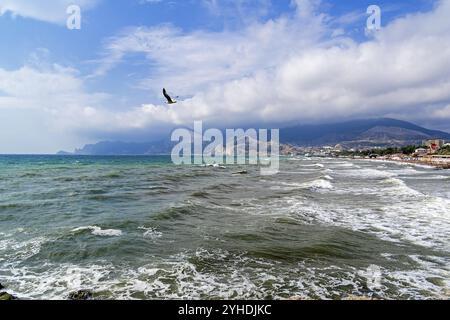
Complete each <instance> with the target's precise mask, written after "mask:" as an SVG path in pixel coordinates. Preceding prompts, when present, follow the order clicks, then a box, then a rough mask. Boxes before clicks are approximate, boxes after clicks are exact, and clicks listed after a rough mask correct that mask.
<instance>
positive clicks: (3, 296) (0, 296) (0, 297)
mask: <svg viewBox="0 0 450 320" xmlns="http://www.w3.org/2000/svg"><path fill="white" fill-rule="evenodd" d="M10 300H17V298H16V297H14V296H13V295H12V294H9V293H8V292H0V301H10Z"/></svg>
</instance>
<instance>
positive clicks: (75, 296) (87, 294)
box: [69, 290, 94, 300]
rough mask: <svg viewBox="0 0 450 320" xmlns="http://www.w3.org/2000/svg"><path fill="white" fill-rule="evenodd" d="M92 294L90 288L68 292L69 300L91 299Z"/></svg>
mask: <svg viewBox="0 0 450 320" xmlns="http://www.w3.org/2000/svg"><path fill="white" fill-rule="evenodd" d="M93 296H94V294H93V293H92V291H90V290H79V291H76V292H72V293H70V294H69V300H91V299H92V297H93Z"/></svg>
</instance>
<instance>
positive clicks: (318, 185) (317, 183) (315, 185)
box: [303, 177, 334, 190]
mask: <svg viewBox="0 0 450 320" xmlns="http://www.w3.org/2000/svg"><path fill="white" fill-rule="evenodd" d="M330 178H331V177H330ZM303 185H304V186H305V187H308V188H310V189H313V190H315V189H328V190H330V189H333V188H334V187H333V184H332V183H331V182H330V181H328V179H326V178H325V177H324V178H323V179H317V180H313V181H311V182H307V183H305V184H303Z"/></svg>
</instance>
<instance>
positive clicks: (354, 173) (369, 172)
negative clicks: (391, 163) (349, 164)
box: [339, 168, 397, 179]
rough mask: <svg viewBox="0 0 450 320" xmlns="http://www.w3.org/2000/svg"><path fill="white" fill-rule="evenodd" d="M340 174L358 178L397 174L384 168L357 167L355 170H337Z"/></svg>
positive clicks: (380, 177) (375, 177)
mask: <svg viewBox="0 0 450 320" xmlns="http://www.w3.org/2000/svg"><path fill="white" fill-rule="evenodd" d="M339 173H340V174H342V175H344V176H346V177H352V178H359V179H364V178H366V179H382V178H390V177H395V176H397V174H395V173H392V172H389V171H386V170H377V169H369V168H366V169H357V170H343V171H339Z"/></svg>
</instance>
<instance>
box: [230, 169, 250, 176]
mask: <svg viewBox="0 0 450 320" xmlns="http://www.w3.org/2000/svg"><path fill="white" fill-rule="evenodd" d="M233 174H234V175H239V174H240V175H244V174H248V171H247V170H242V171H238V172H234V173H233Z"/></svg>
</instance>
